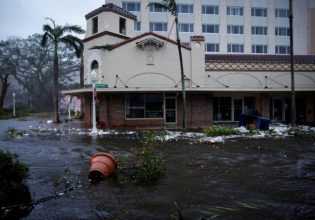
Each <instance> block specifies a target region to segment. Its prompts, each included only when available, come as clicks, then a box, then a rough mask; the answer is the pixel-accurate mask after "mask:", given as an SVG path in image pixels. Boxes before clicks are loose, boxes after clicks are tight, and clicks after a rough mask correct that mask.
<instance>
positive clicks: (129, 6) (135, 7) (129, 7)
mask: <svg viewBox="0 0 315 220" xmlns="http://www.w3.org/2000/svg"><path fill="white" fill-rule="evenodd" d="M122 8H123V9H125V10H126V11H140V8H141V6H140V2H122Z"/></svg>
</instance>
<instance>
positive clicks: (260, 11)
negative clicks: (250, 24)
mask: <svg viewBox="0 0 315 220" xmlns="http://www.w3.org/2000/svg"><path fill="white" fill-rule="evenodd" d="M252 16H256V17H267V8H252Z"/></svg>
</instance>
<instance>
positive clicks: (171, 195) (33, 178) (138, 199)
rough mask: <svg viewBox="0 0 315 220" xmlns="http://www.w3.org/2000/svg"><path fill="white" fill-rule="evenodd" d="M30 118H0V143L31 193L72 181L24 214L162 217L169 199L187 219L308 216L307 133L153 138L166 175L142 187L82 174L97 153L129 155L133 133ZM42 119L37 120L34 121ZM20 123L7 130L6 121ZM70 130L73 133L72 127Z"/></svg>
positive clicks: (311, 155)
mask: <svg viewBox="0 0 315 220" xmlns="http://www.w3.org/2000/svg"><path fill="white" fill-rule="evenodd" d="M38 125H41V124H39V123H38V120H29V121H26V122H19V123H17V122H16V121H14V120H7V121H1V126H0V149H2V150H9V151H10V152H14V153H17V154H18V155H19V158H20V159H21V161H22V162H23V163H25V164H27V165H29V168H30V177H29V178H28V180H27V186H28V187H29V188H30V191H31V194H35V199H38V198H42V197H45V196H47V195H50V194H51V193H54V192H60V191H63V190H64V189H65V188H66V187H69V186H73V185H76V184H77V183H78V182H80V184H81V187H80V188H76V189H75V190H73V191H71V192H69V193H66V194H65V195H64V196H63V197H60V198H57V199H54V200H50V201H47V202H45V203H41V204H39V205H38V206H36V207H35V208H34V209H33V211H32V212H31V213H30V214H29V216H27V217H26V218H25V219H39V218H40V219H99V218H100V219H111V218H116V219H144V218H145V219H169V218H170V215H171V214H173V215H175V216H176V215H177V210H176V207H175V206H174V202H177V203H178V205H179V207H180V209H181V210H180V211H181V213H182V214H183V216H184V217H185V218H187V219H199V218H202V217H203V218H214V219H312V218H313V217H314V216H315V208H314V201H315V183H314V181H315V146H314V142H315V139H314V137H313V136H308V137H306V138H304V139H299V138H292V137H287V138H284V139H272V138H269V139H248V138H238V139H231V140H226V141H225V142H224V143H220V144H216V145H206V144H202V143H198V142H195V141H191V140H176V141H175V140H171V141H163V142H159V146H158V151H159V152H160V153H161V155H162V156H163V159H164V160H165V163H166V167H167V169H166V175H165V176H164V177H163V178H162V179H160V180H159V181H158V182H157V183H155V184H153V185H150V186H141V185H132V184H129V185H128V184H127V185H123V186H120V185H117V184H116V183H115V181H114V180H112V179H108V180H105V181H102V182H100V183H99V184H91V183H90V182H89V181H88V161H89V159H90V157H91V156H92V155H94V154H95V153H97V152H100V151H101V152H108V153H111V154H113V155H114V156H116V155H123V156H126V157H128V156H132V155H133V154H134V151H133V148H134V147H137V146H139V141H140V140H139V138H141V136H140V135H137V134H135V133H133V134H115V132H113V133H111V134H108V135H103V136H98V137H96V138H92V137H91V136H89V135H86V134H85V133H83V132H82V131H81V130H75V129H76V128H69V127H68V128H67V129H66V130H63V127H62V125H60V128H59V127H58V128H56V129H57V130H56V129H54V128H51V130H48V129H45V130H38V129H31V130H30V128H29V126H33V127H32V128H37V127H38ZM41 126H43V125H41ZM8 127H15V128H16V129H20V130H23V129H24V130H26V132H27V133H28V135H26V136H23V137H21V138H11V137H8V134H7V128H8ZM73 131H75V132H73Z"/></svg>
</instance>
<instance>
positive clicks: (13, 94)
mask: <svg viewBox="0 0 315 220" xmlns="http://www.w3.org/2000/svg"><path fill="white" fill-rule="evenodd" d="M12 96H13V117H15V92H14V93H12Z"/></svg>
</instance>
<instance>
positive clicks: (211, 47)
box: [205, 43, 220, 52]
mask: <svg viewBox="0 0 315 220" xmlns="http://www.w3.org/2000/svg"><path fill="white" fill-rule="evenodd" d="M219 49H220V48H219V44H214V43H206V44H205V51H206V52H219Z"/></svg>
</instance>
